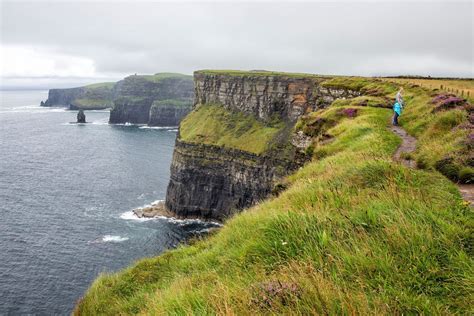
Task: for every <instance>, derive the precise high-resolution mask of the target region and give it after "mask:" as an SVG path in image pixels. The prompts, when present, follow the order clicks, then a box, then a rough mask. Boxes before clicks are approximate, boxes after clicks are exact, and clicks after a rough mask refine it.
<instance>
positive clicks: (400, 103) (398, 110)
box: [392, 88, 404, 126]
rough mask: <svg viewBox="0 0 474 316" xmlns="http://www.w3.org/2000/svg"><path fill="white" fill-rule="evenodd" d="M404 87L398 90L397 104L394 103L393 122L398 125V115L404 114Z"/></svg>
mask: <svg viewBox="0 0 474 316" xmlns="http://www.w3.org/2000/svg"><path fill="white" fill-rule="evenodd" d="M402 92H403V88H400V90H398V92H397V95H396V96H395V104H394V105H393V112H394V113H393V119H392V124H393V125H395V126H398V117H399V116H400V115H401V114H402V110H403V105H404V104H403V97H402Z"/></svg>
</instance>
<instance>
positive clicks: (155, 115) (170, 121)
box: [148, 100, 192, 126]
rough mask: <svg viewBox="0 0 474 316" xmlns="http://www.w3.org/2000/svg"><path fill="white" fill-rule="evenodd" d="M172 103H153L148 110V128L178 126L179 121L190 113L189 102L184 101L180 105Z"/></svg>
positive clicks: (190, 103)
mask: <svg viewBox="0 0 474 316" xmlns="http://www.w3.org/2000/svg"><path fill="white" fill-rule="evenodd" d="M172 101H173V100H164V101H155V102H153V104H152V106H151V108H150V118H149V120H148V125H149V126H178V125H179V123H180V122H181V120H182V119H183V118H184V117H185V116H186V115H187V114H188V113H189V112H191V107H192V102H191V101H187V102H186V101H185V102H182V103H180V104H176V102H172Z"/></svg>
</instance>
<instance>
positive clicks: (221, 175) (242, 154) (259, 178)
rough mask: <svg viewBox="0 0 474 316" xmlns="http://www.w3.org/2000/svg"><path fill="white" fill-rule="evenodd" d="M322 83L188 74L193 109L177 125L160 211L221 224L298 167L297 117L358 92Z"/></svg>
mask: <svg viewBox="0 0 474 316" xmlns="http://www.w3.org/2000/svg"><path fill="white" fill-rule="evenodd" d="M327 79H328V78H323V77H319V76H311V75H291V74H272V73H270V74H269V73H266V72H264V73H259V72H224V73H221V72H216V71H198V72H195V74H194V86H195V90H194V92H195V99H194V100H195V101H194V103H195V104H194V111H193V112H192V113H191V114H190V115H189V116H188V117H187V118H186V119H185V120H184V121H183V122H182V123H181V126H180V133H179V135H178V139H177V141H176V146H175V151H174V154H173V160H172V164H171V178H170V183H169V186H168V190H167V196H166V207H167V208H168V209H169V210H171V211H173V212H175V213H176V214H177V215H179V216H185V217H186V216H198V217H206V218H217V219H224V218H226V217H229V216H230V215H232V214H233V213H235V212H236V211H238V210H241V209H243V208H245V207H248V206H250V205H253V204H255V203H256V202H258V201H261V200H263V199H264V198H266V197H267V196H268V195H269V194H270V193H271V192H272V191H273V190H274V186H275V185H276V184H277V183H278V181H279V179H281V178H282V177H284V176H285V175H287V174H288V173H289V172H291V171H293V170H295V169H296V168H297V167H299V166H300V165H301V163H302V162H304V155H305V154H304V150H305V149H306V148H297V147H295V146H294V145H292V143H291V140H292V138H293V137H294V135H293V132H292V130H293V127H294V125H295V123H296V121H297V119H298V118H300V117H301V116H302V115H303V114H305V113H308V112H311V111H314V110H316V109H318V108H322V107H325V106H327V105H328V104H330V103H331V102H333V101H334V100H335V99H336V98H349V97H355V96H358V95H360V92H358V91H357V90H351V89H348V88H340V87H324V86H322V85H321V83H322V82H324V81H326V80H327ZM303 147H304V146H303Z"/></svg>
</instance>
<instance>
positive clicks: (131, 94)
mask: <svg viewBox="0 0 474 316" xmlns="http://www.w3.org/2000/svg"><path fill="white" fill-rule="evenodd" d="M192 99H193V81H192V77H191V76H186V75H181V74H172V73H161V74H156V75H150V76H136V75H135V76H129V77H126V78H125V79H124V80H121V81H119V82H118V83H117V84H116V86H115V100H114V106H113V108H112V110H111V111H110V120H109V122H110V123H127V122H128V123H133V124H148V125H159V126H177V125H178V124H179V122H180V121H181V119H182V118H183V117H184V116H185V115H186V114H187V113H188V112H189V111H190V110H191V106H192Z"/></svg>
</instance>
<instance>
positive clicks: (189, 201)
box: [166, 140, 295, 220]
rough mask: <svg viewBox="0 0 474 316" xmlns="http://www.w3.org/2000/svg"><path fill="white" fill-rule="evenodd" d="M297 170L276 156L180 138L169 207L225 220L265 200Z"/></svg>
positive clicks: (181, 213)
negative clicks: (281, 181) (280, 182)
mask: <svg viewBox="0 0 474 316" xmlns="http://www.w3.org/2000/svg"><path fill="white" fill-rule="evenodd" d="M294 169H295V166H294V165H293V163H292V162H289V161H284V160H279V159H278V157H275V156H273V157H270V156H259V155H255V154H252V153H249V152H244V151H240V150H236V149H230V148H224V147H219V146H212V145H204V144H189V143H184V142H181V141H179V140H177V141H176V145H175V150H174V153H173V160H172V163H171V178H170V182H169V185H168V190H167V195H166V208H167V209H169V210H170V211H172V212H174V213H175V214H177V215H178V216H180V217H203V218H214V219H219V220H222V219H225V218H227V217H229V216H230V215H232V214H233V213H235V212H236V211H238V210H240V209H242V208H245V207H248V206H250V205H253V204H255V203H257V202H258V201H261V200H263V199H265V198H266V197H267V196H268V195H269V194H271V192H272V189H273V188H274V184H275V183H276V181H277V180H278V179H280V178H281V177H283V176H284V175H286V174H287V173H288V172H290V171H291V170H294Z"/></svg>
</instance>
